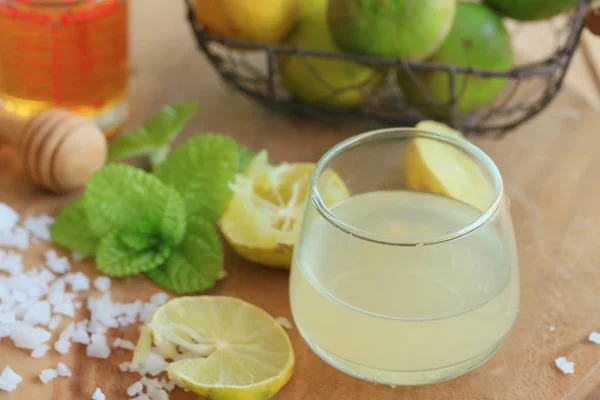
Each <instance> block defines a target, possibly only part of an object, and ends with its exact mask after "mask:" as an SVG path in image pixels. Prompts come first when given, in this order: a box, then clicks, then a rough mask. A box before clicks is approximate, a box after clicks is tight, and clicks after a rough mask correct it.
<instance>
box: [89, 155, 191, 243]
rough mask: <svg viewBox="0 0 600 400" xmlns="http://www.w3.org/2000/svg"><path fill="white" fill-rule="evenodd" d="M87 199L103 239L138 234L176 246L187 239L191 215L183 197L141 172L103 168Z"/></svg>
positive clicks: (92, 224)
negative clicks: (188, 214)
mask: <svg viewBox="0 0 600 400" xmlns="http://www.w3.org/2000/svg"><path fill="white" fill-rule="evenodd" d="M84 198H85V209H86V214H87V218H88V221H89V223H90V227H91V229H92V230H93V231H94V232H95V233H96V235H98V236H99V237H103V236H104V235H106V234H108V233H114V232H134V233H136V234H138V235H140V236H142V237H149V236H154V237H156V238H157V239H158V240H159V241H160V242H161V243H164V244H166V245H170V246H172V247H173V246H175V245H177V244H178V243H179V242H180V241H181V240H182V239H183V235H184V233H185V220H186V216H187V214H186V212H185V206H184V204H183V200H182V198H181V196H180V195H179V193H177V191H176V190H174V189H172V188H170V187H168V186H166V185H165V184H164V183H162V182H161V181H160V180H159V179H158V178H157V177H155V176H153V175H151V174H148V173H146V172H144V171H142V170H140V169H137V168H134V167H131V166H128V165H125V164H112V165H108V166H106V167H104V168H102V169H101V170H100V171H98V172H96V173H95V174H94V175H93V176H92V177H91V178H90V180H89V181H88V183H87V185H86V190H85V193H84Z"/></svg>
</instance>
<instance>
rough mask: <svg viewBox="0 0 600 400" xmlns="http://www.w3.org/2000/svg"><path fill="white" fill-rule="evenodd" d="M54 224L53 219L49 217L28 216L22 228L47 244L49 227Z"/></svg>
mask: <svg viewBox="0 0 600 400" xmlns="http://www.w3.org/2000/svg"><path fill="white" fill-rule="evenodd" d="M53 223H54V218H52V217H50V216H49V215H45V214H42V215H40V216H39V217H32V216H28V217H27V218H25V221H24V222H23V226H24V227H25V229H27V230H28V231H29V232H31V233H32V234H33V235H34V236H36V237H38V238H40V239H42V240H45V241H47V242H49V241H50V240H51V237H50V225H52V224H53Z"/></svg>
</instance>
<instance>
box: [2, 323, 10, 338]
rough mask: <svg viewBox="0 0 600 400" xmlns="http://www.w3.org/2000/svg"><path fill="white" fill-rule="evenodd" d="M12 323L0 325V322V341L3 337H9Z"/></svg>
mask: <svg viewBox="0 0 600 400" xmlns="http://www.w3.org/2000/svg"><path fill="white" fill-rule="evenodd" d="M12 325H13V324H12V323H2V322H0V339H3V338H5V337H9V336H10V334H11V332H12Z"/></svg>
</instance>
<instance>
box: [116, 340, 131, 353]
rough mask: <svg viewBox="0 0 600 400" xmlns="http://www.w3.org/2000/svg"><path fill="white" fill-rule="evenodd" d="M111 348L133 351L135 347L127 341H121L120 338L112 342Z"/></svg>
mask: <svg viewBox="0 0 600 400" xmlns="http://www.w3.org/2000/svg"><path fill="white" fill-rule="evenodd" d="M113 347H116V348H119V349H123V350H131V351H133V350H135V345H134V344H133V343H132V342H131V341H129V340H123V339H121V338H116V339H115V341H114V342H113Z"/></svg>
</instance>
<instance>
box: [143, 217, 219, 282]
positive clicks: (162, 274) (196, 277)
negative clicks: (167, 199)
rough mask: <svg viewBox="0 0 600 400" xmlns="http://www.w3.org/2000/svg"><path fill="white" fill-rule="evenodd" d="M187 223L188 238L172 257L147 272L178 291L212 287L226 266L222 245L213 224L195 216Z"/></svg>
mask: <svg viewBox="0 0 600 400" xmlns="http://www.w3.org/2000/svg"><path fill="white" fill-rule="evenodd" d="M187 226H188V228H187V232H186V234H185V238H184V239H183V241H182V242H181V243H180V244H179V246H177V248H176V249H175V250H174V251H173V254H172V255H171V258H169V259H168V260H167V262H166V263H165V264H163V265H161V266H160V267H158V268H156V269H153V270H151V271H148V272H147V273H146V274H147V275H148V277H149V278H150V279H152V281H153V282H154V283H156V284H157V285H159V286H161V287H162V288H164V289H166V290H169V291H171V292H173V293H176V294H189V293H197V292H201V291H203V290H206V289H210V288H211V287H213V286H214V285H215V283H216V281H217V278H218V277H219V273H220V271H221V270H222V269H223V245H222V243H221V240H220V238H219V235H218V234H217V231H216V230H215V227H214V225H213V224H211V223H209V222H207V221H203V220H201V219H192V220H189V221H188V224H187Z"/></svg>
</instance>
